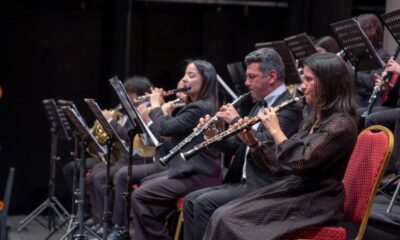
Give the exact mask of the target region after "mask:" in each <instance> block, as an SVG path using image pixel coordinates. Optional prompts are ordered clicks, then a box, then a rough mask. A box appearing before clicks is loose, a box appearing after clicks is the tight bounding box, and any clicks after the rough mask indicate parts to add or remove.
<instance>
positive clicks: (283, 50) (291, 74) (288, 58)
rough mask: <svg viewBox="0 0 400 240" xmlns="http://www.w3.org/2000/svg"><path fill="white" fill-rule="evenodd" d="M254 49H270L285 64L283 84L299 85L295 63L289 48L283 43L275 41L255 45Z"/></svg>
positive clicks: (299, 80)
mask: <svg viewBox="0 0 400 240" xmlns="http://www.w3.org/2000/svg"><path fill="white" fill-rule="evenodd" d="M255 47H256V49H259V48H272V49H274V50H275V51H276V52H277V53H278V54H279V55H280V56H281V58H282V61H283V62H284V63H285V84H286V85H290V84H300V83H301V78H300V74H299V71H297V67H296V61H295V60H294V57H293V55H292V53H291V52H290V50H289V48H288V47H287V45H286V44H285V41H275V42H265V43H256V45H255Z"/></svg>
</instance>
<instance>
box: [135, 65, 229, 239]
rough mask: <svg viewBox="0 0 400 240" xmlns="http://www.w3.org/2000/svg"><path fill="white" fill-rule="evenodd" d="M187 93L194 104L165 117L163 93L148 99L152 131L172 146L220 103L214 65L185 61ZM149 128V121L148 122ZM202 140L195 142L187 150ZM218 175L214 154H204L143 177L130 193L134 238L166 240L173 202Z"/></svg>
mask: <svg viewBox="0 0 400 240" xmlns="http://www.w3.org/2000/svg"><path fill="white" fill-rule="evenodd" d="M182 81H183V83H184V85H185V86H187V87H190V90H188V91H187V92H186V93H187V95H188V97H189V98H190V100H191V101H192V102H191V103H189V104H188V105H186V106H185V107H183V108H182V109H181V110H180V111H179V112H178V113H177V114H176V116H174V117H171V116H164V114H163V113H162V111H161V108H160V107H161V105H162V104H163V102H164V99H163V97H162V95H163V90H162V89H158V88H154V89H153V90H152V94H151V96H150V103H151V108H152V110H151V111H150V113H149V116H150V119H151V121H152V124H151V125H150V126H149V128H150V130H151V131H152V132H153V133H155V134H156V135H158V136H164V137H170V139H171V143H173V144H174V145H176V144H178V143H179V142H181V141H182V140H183V139H184V138H185V137H186V136H188V135H189V134H190V133H191V132H192V130H193V128H194V127H195V126H196V125H197V122H198V120H199V118H200V117H202V116H205V115H206V114H215V112H216V109H217V106H218V105H217V104H218V95H217V93H218V82H217V74H216V71H215V69H214V67H213V66H212V65H211V64H210V63H209V62H207V61H203V60H195V61H191V62H189V63H188V65H187V66H186V70H185V74H184V76H183V78H182ZM147 123H148V124H149V122H147ZM200 141H201V139H200V138H195V139H194V140H193V141H192V142H191V143H190V144H189V145H188V146H187V148H191V147H193V146H194V145H195V144H198V143H199V142H200ZM221 180H222V172H221V168H220V163H219V161H218V154H217V153H216V152H215V151H211V150H206V151H204V152H202V153H200V154H199V155H197V156H195V157H194V158H192V159H191V160H190V161H188V162H183V161H182V160H181V159H179V156H175V157H174V158H172V160H171V161H170V162H169V163H168V170H167V171H164V172H161V173H157V174H154V175H152V176H149V177H147V178H145V179H143V181H142V184H141V186H140V187H139V188H138V189H136V190H135V191H134V192H133V194H132V206H133V222H134V231H133V239H136V240H140V239H142V240H147V239H169V238H170V237H169V233H168V230H167V228H166V225H165V218H166V216H167V215H168V214H169V213H171V212H172V211H173V210H174V209H176V201H177V200H178V199H179V198H180V197H183V196H185V195H186V194H188V193H190V192H192V191H194V190H197V189H200V188H204V187H208V186H213V185H217V184H220V183H221Z"/></svg>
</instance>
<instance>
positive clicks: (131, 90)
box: [87, 76, 152, 234]
mask: <svg viewBox="0 0 400 240" xmlns="http://www.w3.org/2000/svg"><path fill="white" fill-rule="evenodd" d="M151 86H152V84H151V82H150V81H149V80H148V79H147V78H146V77H142V76H134V77H132V78H129V79H127V80H126V81H125V82H124V88H125V90H126V91H127V93H128V96H129V98H130V100H131V102H134V100H135V99H136V98H137V97H138V96H142V95H144V94H146V93H147V92H149V91H150V87H151ZM102 113H103V115H104V117H105V118H106V119H107V120H108V121H109V122H110V124H111V126H112V127H113V128H114V129H115V131H116V133H117V134H118V135H119V136H120V138H121V139H123V140H124V141H125V142H129V141H130V139H129V136H128V130H129V129H130V128H131V127H132V125H131V122H130V121H129V120H128V117H127V116H126V115H123V116H122V118H121V119H120V120H119V121H118V122H117V121H116V120H115V119H113V118H112V117H113V114H112V113H111V112H110V111H108V110H103V111H102ZM150 160H151V159H150ZM143 161H149V159H145V160H144V159H143V158H140V157H135V158H134V164H138V163H143ZM127 165H128V156H120V157H119V159H118V161H117V162H116V163H115V164H113V165H111V167H110V179H112V178H113V176H114V174H115V173H116V172H117V171H118V170H119V169H120V168H122V167H124V166H127ZM89 171H90V174H88V178H87V183H88V191H89V192H90V196H91V202H92V205H93V215H94V217H95V219H96V221H97V222H98V224H97V226H96V227H94V229H95V230H96V231H97V232H98V233H99V234H102V231H103V229H102V224H101V221H100V220H101V219H102V215H103V211H104V186H105V184H106V165H105V164H104V163H103V162H100V163H98V164H96V165H95V166H93V168H92V169H91V170H89ZM112 199H113V197H112V196H110V197H109V200H110V206H112Z"/></svg>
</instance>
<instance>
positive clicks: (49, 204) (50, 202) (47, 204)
mask: <svg viewBox="0 0 400 240" xmlns="http://www.w3.org/2000/svg"><path fill="white" fill-rule="evenodd" d="M50 132H51V153H50V173H49V176H50V177H49V178H50V179H49V193H48V194H49V195H48V198H47V199H46V200H45V201H44V202H43V203H42V204H40V205H39V207H37V208H36V209H35V210H33V212H32V213H30V214H29V215H28V216H27V217H25V218H24V219H23V220H21V221H20V225H21V226H20V227H19V228H18V229H17V231H18V232H19V231H21V230H22V229H23V228H24V227H25V226H26V225H28V224H29V223H30V222H31V221H32V220H34V219H35V218H36V217H38V216H39V214H41V213H42V212H43V211H44V210H46V209H48V210H49V212H48V228H49V229H51V226H52V225H53V226H54V227H55V224H54V223H55V217H54V215H53V212H52V211H54V212H55V213H56V214H57V215H59V216H61V214H59V211H58V210H57V209H56V207H55V206H54V202H55V203H56V204H57V205H58V206H61V207H60V208H61V209H62V211H63V212H64V213H65V214H66V215H67V216H69V213H68V211H67V210H66V209H65V208H64V207H62V205H61V203H60V202H59V201H58V200H57V198H56V197H55V196H54V190H55V188H54V187H55V186H54V185H55V170H56V168H55V166H56V161H57V159H58V157H57V142H58V138H57V134H56V130H55V127H54V126H53V127H52V128H51V129H50ZM63 219H64V218H62V220H63Z"/></svg>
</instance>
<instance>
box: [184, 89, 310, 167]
mask: <svg viewBox="0 0 400 240" xmlns="http://www.w3.org/2000/svg"><path fill="white" fill-rule="evenodd" d="M302 98H304V96H302V97H295V98H293V99H291V100H288V101H285V102H283V103H281V104H280V105H278V106H276V107H274V108H273V109H274V110H275V112H278V111H280V110H281V109H283V108H285V107H288V106H291V105H293V104H295V103H297V102H299V101H300V100H301V99H302ZM260 121H261V119H260V118H259V117H258V116H255V117H252V118H250V119H249V120H248V121H247V122H245V123H243V124H242V125H240V126H238V127H237V128H230V129H228V130H226V131H224V132H222V133H220V134H217V135H215V136H214V137H212V138H210V139H207V140H205V141H204V142H202V143H200V144H198V145H196V146H194V147H193V148H192V149H191V150H189V151H187V152H184V153H181V154H180V156H181V158H182V160H185V161H187V160H188V159H190V158H192V157H193V156H194V155H196V154H197V153H198V152H200V151H202V150H203V149H205V148H207V147H209V146H210V145H212V144H214V143H216V142H219V141H222V140H224V139H226V138H228V137H230V136H233V135H235V134H237V133H239V132H241V131H242V130H243V129H245V128H247V127H250V126H252V125H254V124H256V123H258V122H260Z"/></svg>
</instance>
